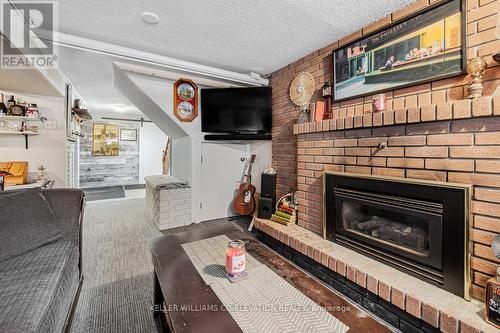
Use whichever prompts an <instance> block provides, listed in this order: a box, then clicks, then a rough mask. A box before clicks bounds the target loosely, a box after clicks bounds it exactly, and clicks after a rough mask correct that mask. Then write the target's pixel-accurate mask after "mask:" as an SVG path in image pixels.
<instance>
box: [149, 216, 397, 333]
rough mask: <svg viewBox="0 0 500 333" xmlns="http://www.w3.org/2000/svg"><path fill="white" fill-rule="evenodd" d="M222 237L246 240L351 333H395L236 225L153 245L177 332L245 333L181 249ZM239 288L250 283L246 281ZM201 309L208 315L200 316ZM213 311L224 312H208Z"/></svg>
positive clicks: (260, 258) (173, 237)
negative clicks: (204, 240) (223, 309)
mask: <svg viewBox="0 0 500 333" xmlns="http://www.w3.org/2000/svg"><path fill="white" fill-rule="evenodd" d="M218 235H226V236H227V237H229V238H231V239H243V240H245V242H246V243H247V246H246V249H247V252H248V253H249V254H250V255H251V256H252V257H253V258H255V259H256V260H258V261H259V262H260V263H262V264H264V265H266V266H267V267H269V268H270V269H271V270H272V271H274V272H275V273H276V274H278V275H279V276H280V277H281V278H282V279H284V280H285V281H287V282H288V283H289V284H291V285H292V286H294V287H295V288H296V289H298V290H299V291H301V292H302V293H303V294H304V295H306V296H307V297H308V298H310V299H311V300H312V301H313V302H315V303H316V304H318V305H319V306H322V307H325V309H327V311H328V312H330V313H331V314H332V315H333V316H334V317H335V318H337V319H339V320H340V321H342V322H343V323H344V324H346V325H347V326H348V327H349V328H350V330H349V332H392V331H391V330H390V329H389V328H388V327H386V326H385V325H383V324H382V323H380V322H378V321H376V320H375V319H374V318H372V317H371V316H369V315H368V314H366V313H365V312H364V311H362V310H360V309H359V308H358V307H357V306H356V305H354V304H353V303H351V302H350V301H348V300H346V299H344V298H343V297H341V296H339V295H338V294H337V293H336V292H335V291H333V290H331V289H330V288H328V287H326V286H325V285H323V284H322V283H321V282H319V281H318V280H317V279H316V278H314V277H312V276H310V275H309V274H307V273H305V272H304V271H302V270H301V269H299V268H298V267H297V266H295V265H294V264H293V263H291V262H289V261H288V260H286V259H284V258H282V257H281V256H280V255H278V254H277V253H275V252H274V251H273V250H271V249H269V248H268V247H266V246H265V245H264V244H262V243H261V242H259V241H258V240H257V239H255V237H254V236H253V235H252V234H251V233H249V232H247V231H246V230H244V229H243V228H241V227H240V226H239V225H237V224H234V223H226V224H219V225H214V226H210V228H200V229H196V230H192V231H187V232H182V233H177V234H172V235H168V236H164V237H161V238H158V239H156V240H154V241H153V242H152V244H151V252H152V256H153V265H154V268H155V274H156V276H157V279H158V283H159V286H160V288H161V292H162V295H163V298H164V301H165V304H166V305H167V310H170V311H169V313H168V316H169V322H170V325H171V326H172V327H171V329H173V331H175V332H241V329H240V327H239V326H238V324H237V323H236V322H235V321H234V319H233V318H232V317H231V315H230V313H229V312H228V311H222V310H220V309H221V308H223V304H222V302H221V300H220V299H219V298H218V297H217V295H216V294H215V292H214V291H213V290H212V288H211V287H210V286H209V285H207V284H206V283H205V282H204V281H203V279H202V277H201V276H200V275H199V274H198V272H197V270H196V268H195V267H194V265H193V264H192V262H191V260H190V259H189V257H188V255H187V254H186V253H185V252H184V249H183V248H182V246H181V244H185V243H190V242H194V241H198V240H202V239H206V238H210V237H214V236H218ZM239 283H244V281H241V282H239ZM338 307H344V308H346V307H349V309H350V311H336V310H335V309H338ZM183 308H184V309H183ZM186 308H187V309H189V310H186ZM196 309H198V310H205V311H194V310H196ZM207 309H219V310H218V311H212V310H208V311H207Z"/></svg>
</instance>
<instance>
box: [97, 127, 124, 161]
mask: <svg viewBox="0 0 500 333" xmlns="http://www.w3.org/2000/svg"><path fill="white" fill-rule="evenodd" d="M119 152H120V127H119V126H118V125H112V124H94V126H93V130H92V156H118V154H119Z"/></svg>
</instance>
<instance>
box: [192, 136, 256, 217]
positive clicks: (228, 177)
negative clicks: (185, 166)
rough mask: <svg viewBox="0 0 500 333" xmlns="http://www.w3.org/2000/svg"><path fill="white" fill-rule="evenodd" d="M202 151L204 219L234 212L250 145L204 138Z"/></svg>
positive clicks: (202, 207) (202, 213)
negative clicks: (233, 205) (235, 199)
mask: <svg viewBox="0 0 500 333" xmlns="http://www.w3.org/2000/svg"><path fill="white" fill-rule="evenodd" d="M201 153H202V163H201V177H202V178H201V191H200V192H201V198H200V199H201V200H200V201H201V202H200V210H201V215H202V220H205V221H207V220H214V219H218V218H223V217H228V216H234V215H235V214H234V212H233V210H232V208H231V207H232V201H233V198H234V197H235V195H236V193H237V189H238V187H239V184H240V182H241V181H242V177H243V174H244V172H245V166H246V164H247V161H246V160H244V161H242V158H248V157H249V154H248V152H247V145H245V144H225V143H206V142H204V143H203V144H202V148H201Z"/></svg>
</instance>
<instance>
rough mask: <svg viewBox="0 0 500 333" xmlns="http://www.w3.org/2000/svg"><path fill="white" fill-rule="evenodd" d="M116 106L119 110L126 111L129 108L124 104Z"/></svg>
mask: <svg viewBox="0 0 500 333" xmlns="http://www.w3.org/2000/svg"><path fill="white" fill-rule="evenodd" d="M114 107H115V110H116V111H118V112H125V111H126V110H127V106H126V105H123V104H115V105H114Z"/></svg>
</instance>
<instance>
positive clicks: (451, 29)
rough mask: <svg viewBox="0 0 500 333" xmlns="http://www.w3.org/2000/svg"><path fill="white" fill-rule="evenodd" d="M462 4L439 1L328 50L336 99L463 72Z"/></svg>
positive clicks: (374, 92)
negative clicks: (331, 60)
mask: <svg viewBox="0 0 500 333" xmlns="http://www.w3.org/2000/svg"><path fill="white" fill-rule="evenodd" d="M464 6H465V0H448V1H441V2H439V3H437V4H436V5H434V6H429V7H427V8H426V9H424V10H423V11H420V12H417V13H415V14H414V15H412V16H410V17H408V18H404V19H402V20H399V21H397V22H394V23H393V24H392V25H390V26H387V27H384V28H382V29H381V30H378V31H376V32H374V33H372V34H371V35H369V36H363V37H362V38H361V39H358V40H356V41H354V42H352V43H350V44H349V45H345V46H342V47H340V48H338V49H336V50H335V51H334V52H333V79H334V99H335V101H341V100H345V99H351V98H355V97H361V96H369V95H374V94H377V93H380V92H383V91H387V90H392V89H396V88H402V87H408V86H412V85H415V84H420V83H424V82H430V81H434V80H438V79H443V78H447V77H451V76H456V75H459V74H463V73H464V69H465V66H466V54H467V52H466V49H465V28H464V27H465V24H464V19H465V14H464V13H465V11H464Z"/></svg>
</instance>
